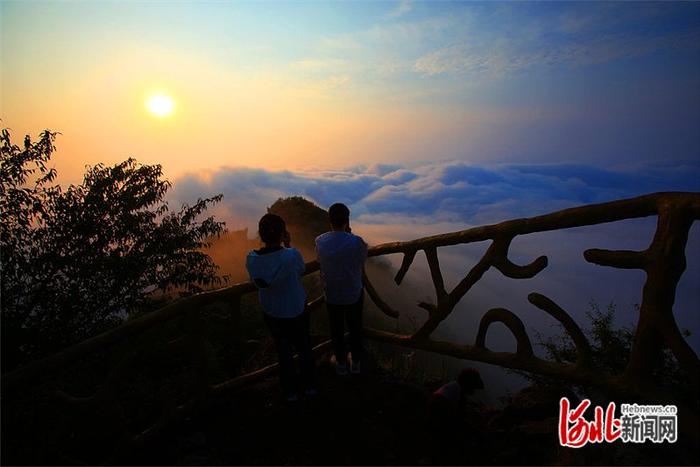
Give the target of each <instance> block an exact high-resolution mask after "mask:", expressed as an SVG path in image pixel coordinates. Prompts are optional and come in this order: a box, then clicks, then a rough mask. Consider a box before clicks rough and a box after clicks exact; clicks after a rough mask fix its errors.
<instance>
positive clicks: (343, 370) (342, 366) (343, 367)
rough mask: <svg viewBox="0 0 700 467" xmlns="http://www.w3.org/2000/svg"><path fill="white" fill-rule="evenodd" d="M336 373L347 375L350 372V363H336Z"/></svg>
mask: <svg viewBox="0 0 700 467" xmlns="http://www.w3.org/2000/svg"><path fill="white" fill-rule="evenodd" d="M335 374H336V375H338V376H346V375H347V374H348V365H347V364H346V363H336V364H335Z"/></svg>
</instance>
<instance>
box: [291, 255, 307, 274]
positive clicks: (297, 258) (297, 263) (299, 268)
mask: <svg viewBox="0 0 700 467" xmlns="http://www.w3.org/2000/svg"><path fill="white" fill-rule="evenodd" d="M294 270H295V271H296V272H297V273H298V274H299V275H300V276H301V275H303V274H304V271H305V270H306V264H305V263H304V258H303V257H302V256H301V253H299V250H297V249H296V248H295V249H294Z"/></svg>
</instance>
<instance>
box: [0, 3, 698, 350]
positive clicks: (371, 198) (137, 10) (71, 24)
mask: <svg viewBox="0 0 700 467" xmlns="http://www.w3.org/2000/svg"><path fill="white" fill-rule="evenodd" d="M0 53H1V55H0V64H1V65H2V66H1V67H0V118H1V119H2V126H3V127H9V128H10V129H11V130H12V132H13V135H15V140H16V141H19V140H20V138H21V136H22V135H24V134H32V135H36V134H38V133H39V132H40V131H41V130H43V129H45V128H49V129H52V130H55V131H59V132H61V134H60V135H59V137H58V139H57V146H58V151H57V153H56V154H55V156H54V158H53V163H54V164H55V167H56V168H57V169H58V171H59V177H60V180H61V181H63V182H64V183H75V182H79V181H80V180H81V178H82V173H83V171H84V166H85V165H93V164H96V163H100V162H102V163H106V164H112V163H117V162H119V161H122V160H124V159H125V158H127V157H129V156H131V157H135V158H136V159H137V160H138V161H140V162H142V163H148V164H155V163H158V164H162V165H163V168H164V173H165V175H166V176H167V178H168V179H170V180H171V181H172V182H173V189H172V191H171V192H170V194H169V199H170V200H171V202H172V204H173V207H174V206H175V205H178V204H180V203H185V202H187V203H192V202H194V201H195V199H196V198H197V197H200V196H201V197H204V196H211V195H214V194H217V193H223V194H224V201H223V202H222V203H221V204H219V205H218V206H216V207H215V208H214V212H215V213H216V214H217V215H218V216H219V217H220V218H222V219H224V220H226V221H227V223H228V225H229V227H230V228H245V227H247V228H249V229H250V232H254V228H255V224H256V221H257V219H258V218H259V216H260V215H261V214H262V213H263V212H265V208H266V207H267V206H269V205H270V204H271V203H272V202H274V201H275V200H276V199H277V198H278V197H281V196H290V195H302V196H305V197H307V198H308V199H310V200H312V201H314V202H316V203H318V204H319V205H320V206H322V207H324V208H325V207H327V206H328V205H330V204H331V203H333V202H336V201H342V202H345V203H347V204H348V205H349V206H350V208H351V211H352V215H353V222H354V226H355V230H356V231H357V232H360V233H361V234H363V235H364V236H365V237H366V238H367V239H368V240H369V241H370V243H373V244H376V243H380V242H383V241H390V240H408V239H412V238H416V237H418V236H423V235H429V234H435V233H441V232H446V231H453V230H460V229H463V228H466V227H469V226H475V225H483V224H486V223H492V222H498V221H502V220H506V219H511V218H516V217H523V216H531V215H537V214H544V213H547V212H552V211H554V210H558V209H562V208H567V207H572V206H576V205H581V204H588V203H595V202H603V201H609V200H614V199H620V198H626V197H632V196H637V195H641V194H645V193H650V192H655V191H668V190H680V191H700V3H699V2H663V3H652V2H612V3H611V2H581V3H578V2H488V3H479V2H466V3H458V2H437V1H436V2H411V1H399V2H380V1H374V2H359V1H343V2H340V1H335V2H294V3H291V2H269V1H259V2H185V1H177V2H176V1H169V2H168V1H155V0H154V1H150V2H137V1H124V2H116V3H112V2H104V1H100V2H90V3H88V2H72V1H71V2H69V1H56V2H34V1H24V2H11V1H2V2H0ZM155 95H159V96H161V97H162V96H165V97H166V98H168V99H170V100H171V103H172V105H173V110H172V113H170V114H168V115H163V116H159V115H157V114H154V113H152V112H150V111H149V109H148V106H147V102H148V101H149V99H150V98H152V97H153V96H155ZM640 222H641V223H640ZM652 235H653V219H646V220H642V221H634V222H622V223H614V224H609V225H605V226H598V227H591V228H584V229H579V230H576V229H572V230H568V231H562V232H554V233H549V234H543V235H539V236H538V235H533V236H528V238H527V239H524V240H522V241H520V240H516V242H515V243H514V255H516V256H517V255H520V257H521V258H522V260H523V262H529V259H528V258H530V259H531V258H532V257H535V256H539V255H540V254H547V253H548V252H550V254H552V255H553V256H552V258H550V260H551V261H552V263H551V267H550V268H548V271H547V273H548V274H550V275H549V276H548V277H549V279H546V278H545V279H544V280H543V282H537V281H538V280H539V279H537V280H535V279H533V281H534V282H531V281H512V280H511V281H509V282H507V283H503V282H499V280H500V279H499V278H497V277H491V278H485V279H484V281H483V282H484V285H483V288H482V289H479V287H482V286H479V287H477V288H476V289H475V291H474V292H475V297H474V298H475V299H476V300H477V302H478V304H479V307H480V309H481V308H483V311H485V310H486V309H488V307H491V306H503V305H504V304H503V303H501V302H500V301H499V300H501V298H503V297H504V294H503V293H502V292H501V291H502V290H503V287H507V288H508V290H512V291H513V293H512V294H509V295H507V297H508V300H511V301H510V302H509V303H507V305H508V306H512V307H513V309H514V310H517V309H518V308H520V309H522V308H523V307H524V306H529V305H527V304H526V301H525V297H526V293H527V292H529V291H532V290H535V289H533V288H532V287H538V289H537V290H539V291H541V292H546V293H550V294H552V295H553V296H556V297H557V299H558V300H560V302H561V303H560V304H561V305H562V306H564V308H567V309H570V310H573V311H572V312H573V313H574V315H575V316H576V317H577V318H582V317H583V316H584V311H585V309H586V308H587V304H588V302H589V301H590V300H592V299H593V300H597V301H599V302H600V303H603V304H605V303H608V302H609V301H615V302H617V303H619V304H620V306H621V308H624V310H627V311H629V310H631V309H632V307H633V305H634V304H635V303H638V302H639V298H640V294H641V285H642V277H641V276H640V275H639V274H637V273H636V272H634V273H633V272H629V271H624V272H620V271H609V270H608V271H603V269H604V268H600V267H594V266H592V265H590V264H588V263H585V261H583V259H582V257H581V252H582V251H583V249H585V248H622V249H624V248H644V247H645V246H646V245H648V243H649V242H650V241H651V237H652ZM447 251H448V252H445V253H442V254H443V257H444V260H443V261H444V264H445V267H446V278H447V280H448V282H450V281H453V282H454V281H457V280H459V279H461V277H462V275H463V273H464V272H465V268H466V267H467V265H469V264H473V263H474V262H475V261H477V260H478V255H477V254H476V253H474V252H473V251H471V250H469V249H468V248H467V249H462V250H460V249H447ZM699 251H700V231H699V228H698V227H697V226H695V227H693V230H692V231H691V235H690V240H689V246H688V252H689V254H688V261H689V264H688V270H687V271H686V273H685V274H684V276H683V279H682V281H681V284H680V286H679V291H678V300H677V303H676V308H675V310H676V315H677V319H678V320H679V323H680V324H681V327H686V328H689V329H691V332H692V333H693V334H692V336H691V338H690V340H691V343H692V345H693V346H694V348H696V349H700V317H699V316H700V315H699V314H698V313H697V310H698V306H699V304H700V287H698V284H700V264H699V261H698V260H697V258H698V257H700V254H698V252H699ZM554 258H558V260H555V259H554ZM420 268H421V266H417V270H421V269H420ZM422 271H423V273H424V274H423V275H424V276H425V275H426V274H427V272H426V271H427V270H425V268H424V267H423V269H422ZM582 278H585V280H584V279H582ZM416 280H418V279H416ZM514 283H517V284H514ZM582 284H585V285H582ZM523 304H525V305H523ZM524 313H527V312H525V311H524ZM455 315H457V313H455ZM477 315H478V316H480V315H479V314H477ZM460 316H462V315H460ZM475 316H476V315H475ZM625 316H626V319H627V321H625V323H628V324H629V323H630V322H632V321H630V320H632V319H633V318H634V314H633V313H626V314H625ZM450 319H452V318H450ZM455 319H458V320H459V319H462V318H455ZM464 319H466V318H464ZM469 319H472V318H469ZM469 319H466V321H461V322H460V323H459V325H457V324H453V326H452V327H450V325H449V323H447V327H446V329H443V328H440V329H438V331H439V332H447V333H448V334H449V333H450V329H461V328H464V327H465V326H466V327H467V328H469V329H472V328H474V326H475V323H474V322H472V321H469ZM474 319H476V318H474ZM540 324H542V323H540Z"/></svg>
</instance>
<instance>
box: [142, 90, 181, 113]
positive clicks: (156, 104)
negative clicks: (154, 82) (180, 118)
mask: <svg viewBox="0 0 700 467" xmlns="http://www.w3.org/2000/svg"><path fill="white" fill-rule="evenodd" d="M146 108H147V109H148V111H149V112H151V113H152V114H153V115H155V116H156V117H167V116H168V115H170V114H172V113H173V109H174V108H175V101H173V99H172V98H171V97H170V96H166V95H165V94H154V95H152V96H151V97H149V98H148V100H147V101H146Z"/></svg>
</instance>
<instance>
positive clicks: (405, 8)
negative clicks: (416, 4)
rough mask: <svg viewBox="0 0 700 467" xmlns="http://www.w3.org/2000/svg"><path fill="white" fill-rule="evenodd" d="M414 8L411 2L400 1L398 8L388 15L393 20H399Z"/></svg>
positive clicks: (409, 0)
mask: <svg viewBox="0 0 700 467" xmlns="http://www.w3.org/2000/svg"><path fill="white" fill-rule="evenodd" d="M412 8H413V2H412V1H411V0H400V1H399V2H398V3H397V4H396V6H395V7H394V8H393V9H392V10H391V11H390V12H389V13H388V14H387V16H389V17H391V18H398V17H399V16H402V15H404V14H406V13H408V12H409V11H411V9H412Z"/></svg>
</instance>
